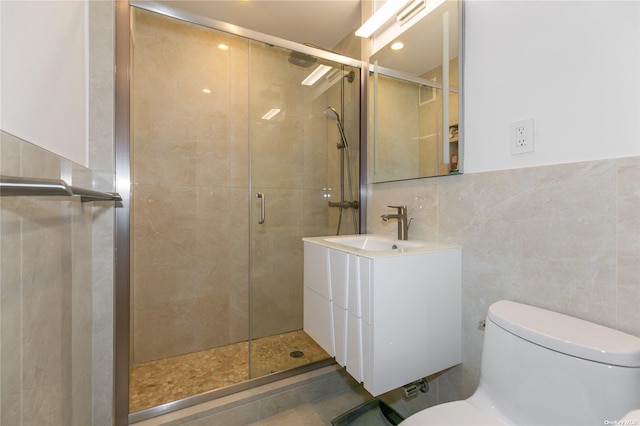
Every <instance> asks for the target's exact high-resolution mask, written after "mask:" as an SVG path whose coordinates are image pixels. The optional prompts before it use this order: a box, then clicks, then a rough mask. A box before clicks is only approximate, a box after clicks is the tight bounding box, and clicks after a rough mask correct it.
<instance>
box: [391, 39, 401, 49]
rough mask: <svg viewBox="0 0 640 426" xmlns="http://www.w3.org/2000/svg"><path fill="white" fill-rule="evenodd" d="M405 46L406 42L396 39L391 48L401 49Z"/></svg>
mask: <svg viewBox="0 0 640 426" xmlns="http://www.w3.org/2000/svg"><path fill="white" fill-rule="evenodd" d="M403 47H404V43H403V42H401V41H396V42H394V43H393V44H391V47H390V49H391V50H400V49H402V48H403Z"/></svg>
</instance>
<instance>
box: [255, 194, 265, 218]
mask: <svg viewBox="0 0 640 426" xmlns="http://www.w3.org/2000/svg"><path fill="white" fill-rule="evenodd" d="M256 198H259V199H260V220H259V221H258V223H259V224H260V225H262V224H263V223H264V203H265V201H266V200H265V197H264V194H263V193H262V192H258V193H257V194H256Z"/></svg>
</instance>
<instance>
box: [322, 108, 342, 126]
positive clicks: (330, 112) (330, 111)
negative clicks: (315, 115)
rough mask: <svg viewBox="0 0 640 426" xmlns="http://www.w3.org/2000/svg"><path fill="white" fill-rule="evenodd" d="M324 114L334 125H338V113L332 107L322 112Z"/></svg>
mask: <svg viewBox="0 0 640 426" xmlns="http://www.w3.org/2000/svg"><path fill="white" fill-rule="evenodd" d="M324 113H325V114H326V115H327V117H329V118H330V119H332V120H333V121H335V122H336V123H340V115H339V114H338V111H336V109H335V108H334V107H328V108H327V109H326V110H325V111H324Z"/></svg>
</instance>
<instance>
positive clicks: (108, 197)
mask: <svg viewBox="0 0 640 426" xmlns="http://www.w3.org/2000/svg"><path fill="white" fill-rule="evenodd" d="M21 195H31V196H71V197H72V196H75V195H77V196H79V197H80V201H82V202H83V203H85V202H88V201H122V197H121V196H120V194H118V193H117V192H99V191H93V190H91V189H85V188H78V187H77V186H70V185H67V183H66V182H65V181H64V180H61V179H60V180H58V179H40V178H23V177H18V176H0V196H2V197H11V196H21Z"/></svg>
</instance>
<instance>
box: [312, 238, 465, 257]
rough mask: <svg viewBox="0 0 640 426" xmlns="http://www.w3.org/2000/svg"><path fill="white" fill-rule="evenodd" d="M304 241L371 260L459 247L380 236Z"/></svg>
mask: <svg viewBox="0 0 640 426" xmlns="http://www.w3.org/2000/svg"><path fill="white" fill-rule="evenodd" d="M303 240H304V241H308V242H311V243H315V244H319V245H323V246H325V247H331V248H334V249H337V250H342V251H346V252H348V253H353V254H357V255H359V256H365V257H369V258H377V257H389V256H401V255H405V254H415V253H422V252H429V251H438V250H449V249H451V248H453V247H457V246H452V245H449V244H439V243H435V242H429V241H419V240H409V241H406V240H398V239H395V238H393V237H389V236H386V235H379V234H360V235H340V236H325V237H308V238H303Z"/></svg>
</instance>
